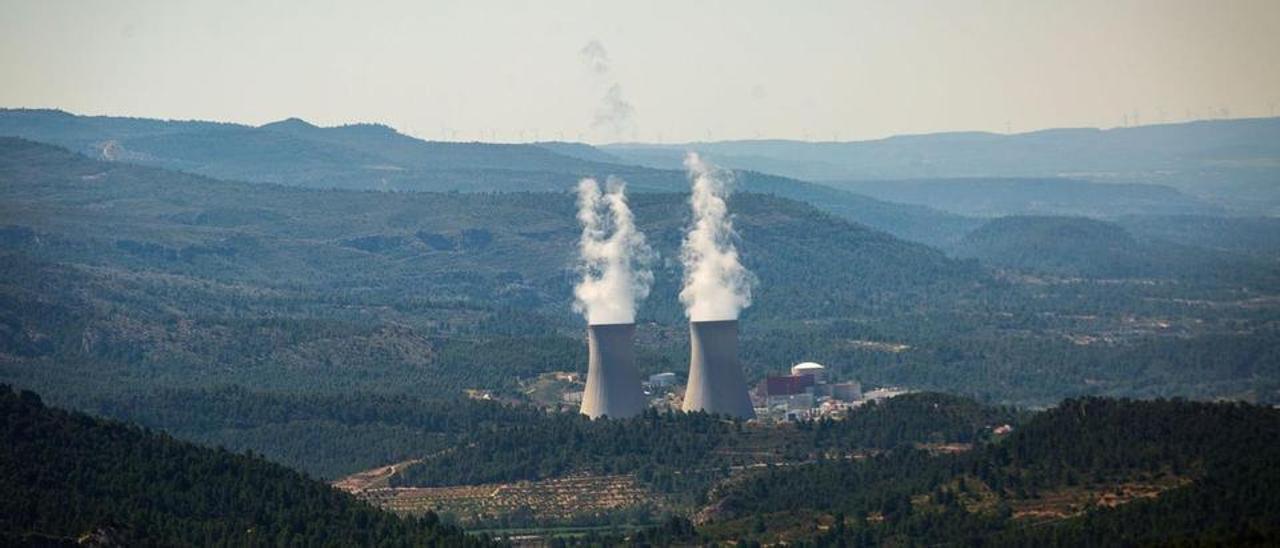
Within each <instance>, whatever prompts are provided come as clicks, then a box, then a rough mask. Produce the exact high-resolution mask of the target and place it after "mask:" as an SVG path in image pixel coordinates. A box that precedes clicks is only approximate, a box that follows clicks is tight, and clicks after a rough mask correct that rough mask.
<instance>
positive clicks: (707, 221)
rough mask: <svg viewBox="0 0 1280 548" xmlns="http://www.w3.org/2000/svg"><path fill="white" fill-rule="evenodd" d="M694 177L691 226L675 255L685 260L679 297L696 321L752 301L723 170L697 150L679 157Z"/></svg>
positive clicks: (731, 314) (729, 315)
mask: <svg viewBox="0 0 1280 548" xmlns="http://www.w3.org/2000/svg"><path fill="white" fill-rule="evenodd" d="M684 166H685V169H687V170H688V171H689V178H690V179H691V180H692V181H693V195H692V196H691V197H690V198H689V204H690V205H691V206H692V207H693V226H691V227H690V228H689V232H688V233H687V234H685V238H684V245H683V246H682V247H681V250H680V259H681V261H682V262H683V263H684V288H683V289H681V290H680V302H681V303H684V308H685V313H686V314H688V316H689V320H691V321H695V322H702V321H714V320H734V319H737V318H738V313H740V312H742V309H744V308H746V307H748V306H751V285H752V283H753V281H754V278H753V277H752V276H751V273H750V272H748V271H747V269H746V268H743V266H742V263H740V262H739V261H738V250H737V249H735V248H734V245H733V238H734V236H735V234H734V232H733V221H732V220H731V219H730V218H729V207H728V205H727V204H726V203H725V198H726V197H727V196H728V194H729V189H728V188H727V185H726V179H727V177H728V174H726V173H725V172H724V171H723V170H720V169H719V168H717V167H715V166H713V165H711V164H709V163H707V162H704V161H703V160H702V158H700V157H699V156H698V154H697V153H694V152H690V153H688V155H686V156H685V159H684Z"/></svg>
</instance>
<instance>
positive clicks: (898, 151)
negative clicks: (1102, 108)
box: [601, 118, 1280, 215]
mask: <svg viewBox="0 0 1280 548" xmlns="http://www.w3.org/2000/svg"><path fill="white" fill-rule="evenodd" d="M601 148H602V149H603V150H604V151H605V152H608V153H610V154H613V155H615V156H618V157H620V158H623V159H626V160H628V161H631V162H634V163H637V164H640V165H646V166H650V167H655V168H671V167H673V166H676V165H678V162H679V155H680V153H682V151H684V150H696V151H699V152H702V153H704V154H706V155H707V156H708V157H709V158H711V159H712V160H713V161H715V162H717V163H719V164H721V165H724V166H728V167H731V168H734V169H746V170H755V171H761V172H766V173H775V174H778V175H784V176H787V177H795V178H799V179H803V180H808V181H871V180H904V179H934V178H947V179H955V178H997V177H1000V178H1009V177H1013V178H1044V177H1065V178H1074V179H1081V180H1087V181H1095V182H1124V183H1141V184H1158V185H1167V186H1172V187H1174V188H1177V189H1179V190H1181V191H1183V192H1187V193H1190V194H1192V195H1195V196H1197V197H1200V198H1203V199H1206V200H1208V201H1210V202H1214V203H1218V204H1221V205H1224V206H1227V207H1230V208H1232V209H1235V210H1239V211H1241V212H1245V213H1252V214H1265V215H1280V185H1277V184H1276V182H1277V181H1280V118H1249V119H1235V120H1204V121H1195V122H1185V123H1173V124H1160V125H1149V126H1139V127H1127V128H1112V129H1095V128H1075V129H1072V128H1067V129H1048V130H1043V131H1035V132H1031V133H1020V134H1011V135H1006V134H995V133H981V132H959V133H937V134H928V135H904V136H895V137H889V138H886V139H879V140H872V141H851V142H802V141H780V140H763V141H720V142H708V143H681V144H646V143H622V144H613V145H605V146H603V147H601Z"/></svg>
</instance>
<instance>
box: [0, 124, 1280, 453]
mask: <svg viewBox="0 0 1280 548" xmlns="http://www.w3.org/2000/svg"><path fill="white" fill-rule="evenodd" d="M246 197H251V199H247V198H246ZM684 199H685V198H684V197H683V196H681V195H676V194H636V195H634V196H633V197H632V202H633V206H634V209H635V210H636V212H637V219H638V220H639V221H640V222H641V228H642V229H643V230H644V231H645V232H646V234H647V235H648V236H649V239H650V240H651V241H652V242H653V244H654V245H655V247H656V248H657V249H658V251H659V252H660V253H662V255H663V256H664V257H668V258H673V257H676V256H677V255H678V251H677V250H678V246H679V242H680V238H681V234H682V228H683V226H684V224H685V223H686V222H687V219H686V217H685V215H687V206H686V205H685V204H684ZM732 207H733V209H734V212H735V215H736V219H735V222H736V226H737V227H738V229H739V232H740V235H741V241H740V244H741V249H742V252H743V256H744V260H745V261H746V264H747V266H748V268H750V269H751V270H752V272H754V273H755V274H756V276H757V277H758V278H759V282H760V283H759V285H758V287H757V289H756V291H755V295H754V297H755V302H754V304H753V306H752V307H751V308H749V309H747V311H746V315H745V316H744V319H743V340H742V343H743V346H742V350H741V355H742V358H743V361H744V365H745V367H746V370H747V374H748V377H749V379H751V380H752V381H754V380H756V379H759V378H761V377H762V376H763V375H765V374H766V373H769V372H778V371H782V370H784V368H785V367H786V366H788V365H790V364H792V363H795V362H797V361H801V360H806V359H808V360H817V361H820V362H822V363H825V364H827V365H828V366H829V367H830V368H831V369H832V371H833V374H834V375H835V376H836V377H838V378H856V379H859V380H861V381H862V382H864V383H865V384H872V385H875V384H896V385H907V386H911V387H914V388H921V389H933V390H944V391H947V392H954V393H958V394H964V395H968V396H974V397H977V398H978V399H980V400H984V401H990V402H999V403H1016V404H1031V405H1047V404H1050V403H1052V402H1055V401H1058V400H1059V399H1061V398H1063V397H1069V396H1078V395H1129V396H1140V397H1156V396H1174V395H1181V396H1188V397H1198V398H1212V397H1234V398H1245V399H1253V400H1258V401H1264V402H1266V401H1276V400H1277V398H1280V392H1278V391H1277V390H1278V389H1280V369H1277V364H1280V358H1278V357H1277V352H1280V350H1278V349H1280V326H1277V324H1276V323H1275V317H1276V316H1275V314H1276V304H1275V301H1274V300H1273V299H1270V298H1269V297H1268V295H1270V293H1268V292H1267V289H1266V287H1267V286H1265V285H1258V286H1248V285H1246V286H1243V287H1242V286H1240V285H1239V284H1238V283H1237V282H1236V281H1235V280H1230V281H1229V283H1228V282H1227V281H1221V280H1215V279H1214V278H1212V277H1209V278H1204V277H1196V276H1192V277H1185V278H1182V279H1176V278H1170V279H1165V280H1160V281H1155V282H1153V281H1150V280H1115V279H1106V280H1101V279H1099V280H1094V279H1089V278H1081V279H1071V280H1057V279H1055V278H1053V277H1051V276H1046V275H1040V276H1039V277H1035V278H1030V279H1027V278H1026V277H1023V276H1021V275H1020V274H1008V273H998V274H994V275H993V274H992V273H990V272H988V271H987V270H985V269H984V267H983V266H982V265H981V264H979V263H976V262H974V261H957V260H953V259H949V258H947V257H946V256H945V255H943V254H942V253H940V252H938V251H936V250H933V249H931V248H928V247H925V246H922V245H919V244H912V243H907V242H903V241H900V240H896V239H894V238H892V237H890V236H888V235H886V234H883V233H880V232H876V231H873V230H870V229H867V228H865V227H862V226H860V225H856V224H851V223H848V222H844V221H841V220H839V219H837V218H834V217H832V216H829V215H827V214H824V213H822V212H819V211H817V210H815V209H814V208H811V207H808V206H805V205H803V204H800V203H796V202H792V201H788V200H785V199H781V198H777V197H771V196H765V195H758V194H751V193H741V194H738V195H735V197H734V198H733V203H732ZM0 216H2V217H3V219H4V226H3V227H2V228H0V259H3V260H0V351H2V352H3V353H4V354H5V355H6V356H7V358H6V359H5V360H3V361H0V380H3V381H5V382H10V383H14V384H15V385H19V386H22V387H26V388H32V389H36V390H40V391H42V392H43V393H45V394H47V395H48V397H49V398H51V400H52V401H54V402H56V403H58V404H62V405H68V406H72V407H74V408H78V409H86V410H92V411H95V412H111V411H108V410H111V409H117V410H130V409H133V410H136V409H138V408H139V407H140V406H138V405H135V404H134V403H132V402H137V401H145V400H147V399H148V398H153V397H155V398H156V401H154V402H152V403H153V404H154V407H155V410H154V411H149V412H148V413H150V414H156V415H160V416H165V415H166V414H168V415H167V416H168V417H170V418H169V419H164V420H155V417H148V413H142V414H139V415H138V416H139V420H140V421H142V422H143V424H147V425H150V426H153V427H155V428H163V429H165V430H166V431H170V432H174V433H176V434H178V435H181V436H183V437H185V438H189V439H193V440H198V441H202V442H207V443H214V444H222V445H226V446H228V447H232V448H235V449H237V450H239V449H254V450H255V451H259V452H260V453H262V454H265V455H270V456H271V458H273V459H279V460H281V461H282V462H287V463H290V464H292V465H295V466H299V467H302V468H303V469H304V470H306V471H308V472H309V473H312V474H315V475H317V476H321V477H326V478H333V477H337V476H341V475H345V474H349V473H352V472H355V471H358V470H360V469H363V468H366V467H368V466H371V465H376V464H381V463H385V462H386V461H385V460H383V459H386V458H388V457H390V458H391V460H394V459H395V458H398V457H399V456H401V455H409V454H413V453H419V452H424V451H430V450H432V449H434V448H437V447H440V445H439V444H440V443H442V442H441V441H440V439H439V438H440V436H439V435H437V432H436V431H435V430H432V429H430V428H425V427H423V426H421V425H413V424H405V423H402V422H397V421H395V420H391V419H387V418H385V417H384V416H372V417H371V418H369V419H368V420H363V419H357V420H337V419H334V418H333V416H331V415H332V414H326V413H317V414H314V415H308V416H305V417H300V418H296V419H293V418H291V419H288V420H280V421H275V420H273V421H263V422H248V423H243V424H241V423H233V424H231V425H230V426H219V427H216V428H215V427H211V426H206V425H204V424H202V423H201V422H200V421H202V420H206V419H207V420H213V421H214V422H215V423H217V421H225V420H227V419H228V417H226V416H220V415H217V414H219V413H229V412H230V411H228V410H227V409H228V408H226V407H221V406H215V407H213V408H211V411H210V412H211V413H213V414H214V416H213V417H205V418H201V417H193V416H190V415H187V414H184V413H182V412H180V408H181V407H182V406H183V405H185V404H186V403H185V402H184V401H183V400H182V398H181V397H169V396H163V394H167V393H168V392H165V391H168V390H176V391H186V392H181V393H184V394H188V393H190V394H200V393H202V392H203V391H212V392H213V393H216V392H217V390H219V389H220V387H228V386H242V387H252V389H251V390H250V391H249V392H248V393H250V394H252V395H251V396H247V398H248V399H250V400H252V399H255V398H257V397H259V396H260V395H261V394H263V393H265V394H267V395H266V396H263V397H267V398H275V397H286V396H288V397H292V396H293V395H302V396H307V397H311V396H314V397H331V396H332V397H344V398H349V399H350V401H345V400H344V401H343V402H342V405H350V406H356V407H359V406H362V405H363V406H372V407H377V406H380V405H382V403H381V400H380V398H383V397H384V396H393V395H411V396H412V397H413V398H419V399H423V400H435V399H443V400H446V401H448V400H453V399H455V398H458V397H460V396H461V394H462V391H463V390H464V389H466V388H478V389H487V390H492V391H494V392H495V393H496V394H497V395H498V396H499V397H503V398H515V399H519V398H523V395H522V394H521V393H520V392H519V386H520V385H519V380H520V379H532V378H535V377H537V376H538V375H540V374H542V373H545V372H549V371H581V369H582V368H584V367H585V362H586V360H585V344H584V342H583V333H582V323H581V319H580V318H579V317H577V316H576V315H575V314H573V313H572V312H571V311H570V307H569V303H570V299H571V294H570V290H571V287H572V284H573V281H574V275H573V272H572V265H573V260H574V258H573V253H574V246H575V241H576V238H577V229H576V227H575V225H574V217H573V201H572V197H571V196H569V195H567V194H558V193H510V194H451V193H449V194H432V193H384V192H350V191H322V190H306V189H297V188H289V187H282V186H275V185H264V184H243V183H231V182H223V181H216V180H211V179H206V178H203V177H199V176H194V175H187V174H182V173H174V172H168V171H162V170H158V169H154V168H145V167H138V166H132V165H128V164H121V163H104V162H98V161H93V160H88V159H86V158H84V157H82V156H78V155H75V154H70V153H68V152H66V151H63V150H60V149H56V148H53V147H49V146H46V145H40V144H36V143H31V142H27V141H20V140H5V141H4V142H3V146H0ZM655 274H656V281H655V287H654V290H653V294H652V296H651V297H650V298H649V299H648V300H646V301H645V302H644V303H643V305H642V306H641V308H640V310H641V317H640V320H641V323H640V325H639V329H638V337H639V338H638V341H639V343H638V344H639V348H638V354H639V355H638V358H639V365H640V367H641V369H642V370H643V372H645V373H652V372H658V371H677V372H680V371H683V370H684V368H685V367H686V365H685V364H686V363H687V359H688V358H687V352H688V350H687V346H686V345H687V329H686V327H685V325H684V320H683V313H682V311H681V309H680V307H679V305H678V303H677V302H676V298H675V295H676V293H677V289H676V288H677V287H678V284H679V279H680V268H679V266H678V264H677V263H676V262H675V261H667V262H664V263H660V264H659V266H658V268H657V270H656V272H655ZM1263 277H1265V276H1263ZM157 390H160V392H159V393H160V394H162V395H161V396H155V395H154V394H153V392H155V391H157ZM193 397H195V396H193ZM204 397H206V396H199V397H196V399H197V400H199V399H201V398H204ZM207 397H210V398H213V399H217V398H218V397H219V396H216V395H214V396H207ZM337 401H339V400H334V402H335V403H334V405H337V403H336V402H337ZM175 409H178V411H174V410H175ZM113 416H121V417H125V418H132V417H133V416H134V414H133V412H131V411H130V412H125V411H121V412H118V413H114V412H113ZM184 421H192V422H189V423H188V422H184ZM308 428H310V430H308ZM307 432H311V433H307ZM286 434H288V435H286ZM316 455H324V456H322V457H321V456H316ZM504 473H505V472H504Z"/></svg>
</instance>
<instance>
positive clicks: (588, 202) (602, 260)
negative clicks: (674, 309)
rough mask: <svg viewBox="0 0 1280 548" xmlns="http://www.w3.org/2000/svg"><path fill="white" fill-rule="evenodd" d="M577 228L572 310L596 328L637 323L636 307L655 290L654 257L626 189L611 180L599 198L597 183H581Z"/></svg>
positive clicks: (624, 185) (619, 181) (618, 181)
mask: <svg viewBox="0 0 1280 548" xmlns="http://www.w3.org/2000/svg"><path fill="white" fill-rule="evenodd" d="M578 222H579V223H581V224H582V239H581V240H580V241H579V243H578V248H579V252H580V254H581V261H582V262H581V264H580V265H579V270H580V271H581V273H582V281H580V282H578V285H577V287H575V288H574V290H573V294H574V298H575V300H574V310H576V311H578V312H579V313H581V314H582V315H583V316H585V317H586V319H587V323H589V324H592V325H597V324H611V323H632V322H635V320H636V303H637V302H639V301H640V300H642V299H644V298H645V297H648V296H649V286H650V285H652V284H653V272H651V271H650V270H649V268H648V264H649V262H650V261H651V260H652V258H653V251H652V250H651V249H650V248H649V245H648V243H646V242H645V238H644V234H643V233H641V232H640V231H639V230H637V229H636V226H635V218H634V216H633V215H632V214H631V207H630V206H628V205H627V196H626V184H625V183H623V182H622V181H621V180H618V179H613V178H610V179H609V181H608V188H607V191H606V192H604V193H601V192H600V185H599V184H598V183H596V180H595V179H583V180H582V181H581V182H579V183H578Z"/></svg>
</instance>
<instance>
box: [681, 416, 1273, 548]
mask: <svg viewBox="0 0 1280 548" xmlns="http://www.w3.org/2000/svg"><path fill="white" fill-rule="evenodd" d="M1278 458H1280V412H1277V411H1276V410H1275V409H1270V408H1263V407H1256V406H1250V405H1243V404H1232V403H1214V404H1210V403H1193V402H1186V401H1165V400H1160V401H1152V402H1140V401H1128V400H1106V399H1092V398H1091V399H1081V400H1068V401H1065V402H1063V403H1062V404H1061V405H1059V406H1057V407H1055V408H1054V409H1052V410H1049V411H1046V412H1043V413H1040V414H1038V415H1037V416H1035V417H1034V418H1033V419H1032V420H1030V421H1029V422H1028V423H1027V424H1025V425H1021V426H1019V427H1018V428H1016V429H1015V431H1014V432H1013V433H1012V434H1010V435H1008V436H1007V437H1006V438H1005V439H1002V440H999V441H997V442H995V443H992V444H989V445H985V446H980V447H979V448H976V449H974V450H973V451H971V452H962V453H956V454H934V455H931V454H929V453H928V452H925V451H920V450H915V449H910V448H900V449H899V450H895V451H890V452H887V453H884V454H881V455H878V456H875V457H872V458H868V459H861V460H859V459H854V460H832V461H828V462H823V463H818V464H815V465H812V466H802V467H791V468H782V467H779V468H776V469H771V470H769V471H767V472H763V473H760V474H758V475H756V476H755V477H753V478H751V479H749V480H747V481H742V482H737V483H735V484H733V486H732V487H730V488H728V489H727V492H725V493H724V498H723V500H722V501H720V502H719V503H718V504H717V508H719V512H718V513H717V514H716V518H715V520H714V521H713V522H711V523H708V524H706V525H704V526H703V527H700V528H699V531H700V532H701V533H702V535H703V538H721V539H724V538H737V539H742V538H750V539H752V540H756V541H760V542H777V541H779V540H787V541H796V540H803V539H808V540H809V541H811V542H814V543H815V544H816V545H819V546H835V545H858V546H875V545H884V544H886V543H887V544H897V543H901V542H919V543H955V542H960V543H966V544H968V543H979V544H990V545H1016V546H1080V545H1147V544H1159V545H1168V544H1195V543H1202V544H1228V545H1241V544H1246V545H1268V544H1272V543H1275V542H1277V541H1278V540H1280V526H1278V523H1280V522H1277V516H1280V495H1278V494H1277V493H1280V473H1278V472H1277V469H1276V467H1275V466H1274V462H1276V459H1278Z"/></svg>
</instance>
